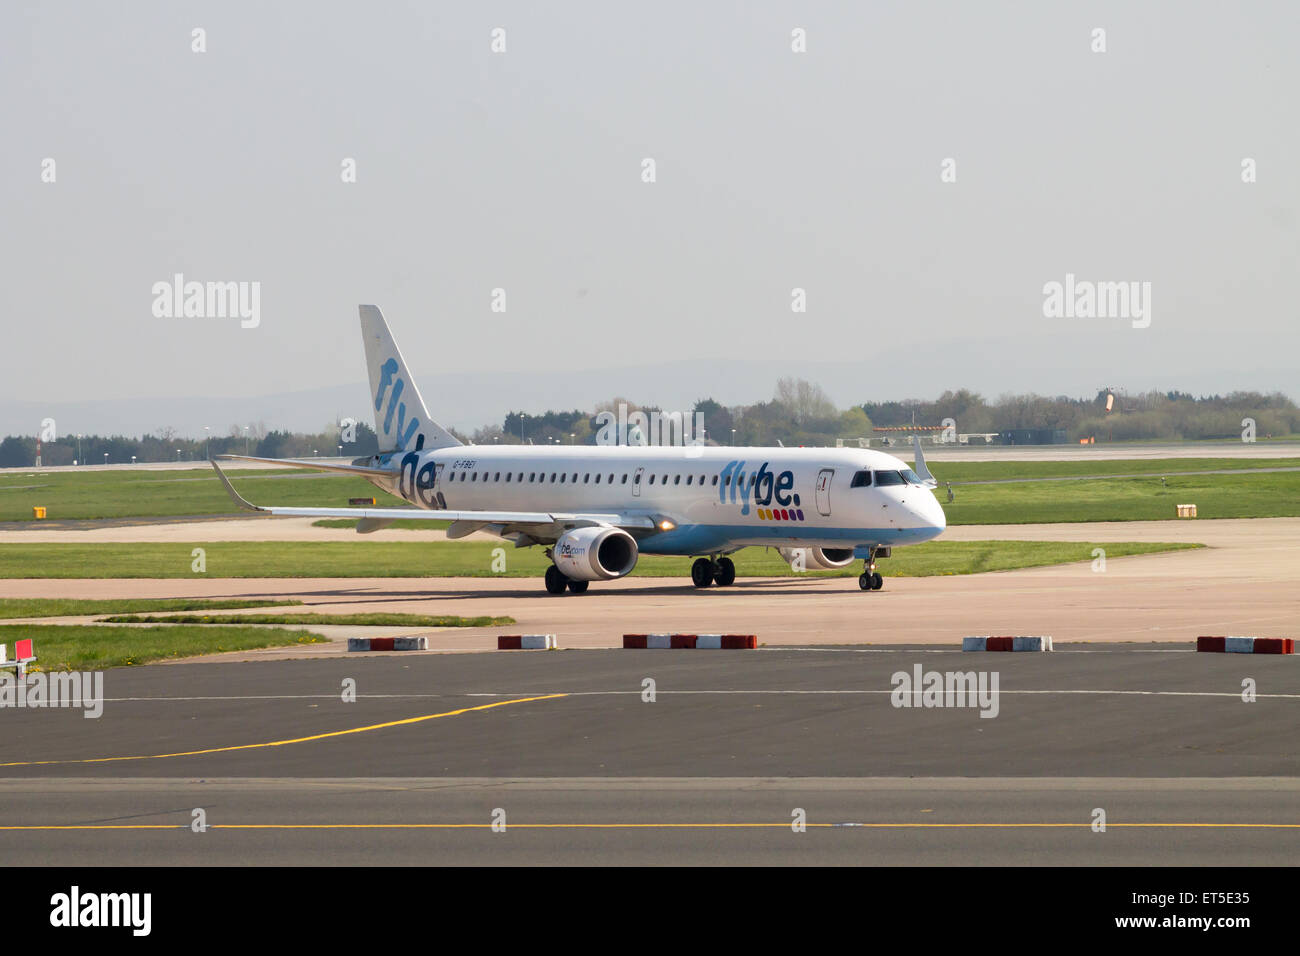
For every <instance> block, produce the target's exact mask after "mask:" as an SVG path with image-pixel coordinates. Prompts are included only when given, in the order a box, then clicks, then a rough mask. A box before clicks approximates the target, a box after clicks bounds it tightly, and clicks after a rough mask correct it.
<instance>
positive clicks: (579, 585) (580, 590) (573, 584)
mask: <svg viewBox="0 0 1300 956" xmlns="http://www.w3.org/2000/svg"><path fill="white" fill-rule="evenodd" d="M590 584H591V582H590V581H578V580H575V579H573V578H570V577H568V576H567V575H565V574H564V572H563V571H561V570H560V569H559V568H557V567H556V566H555V565H553V564H552V565H551V566H550V567H549V568H547V569H546V590H547V591H549V592H550V593H551V594H563V593H564V590H565V588H568V590H569V592H570V593H571V594H585V593H586V592H587V586H588V585H590Z"/></svg>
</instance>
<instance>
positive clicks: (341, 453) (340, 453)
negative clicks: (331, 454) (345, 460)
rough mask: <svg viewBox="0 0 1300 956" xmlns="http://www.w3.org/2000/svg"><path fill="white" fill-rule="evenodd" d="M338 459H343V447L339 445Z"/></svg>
mask: <svg viewBox="0 0 1300 956" xmlns="http://www.w3.org/2000/svg"><path fill="white" fill-rule="evenodd" d="M339 457H340V458H342V457H343V446H342V445H339Z"/></svg>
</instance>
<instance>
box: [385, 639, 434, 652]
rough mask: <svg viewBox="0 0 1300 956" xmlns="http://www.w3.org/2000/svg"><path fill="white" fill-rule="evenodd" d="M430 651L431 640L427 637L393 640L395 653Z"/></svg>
mask: <svg viewBox="0 0 1300 956" xmlns="http://www.w3.org/2000/svg"><path fill="white" fill-rule="evenodd" d="M428 649H429V639H428V638H427V637H395V638H393V650H395V651H427V650H428Z"/></svg>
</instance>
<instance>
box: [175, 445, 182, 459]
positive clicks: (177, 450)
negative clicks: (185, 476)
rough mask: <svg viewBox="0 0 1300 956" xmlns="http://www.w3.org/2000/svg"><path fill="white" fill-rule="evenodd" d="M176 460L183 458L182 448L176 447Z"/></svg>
mask: <svg viewBox="0 0 1300 956" xmlns="http://www.w3.org/2000/svg"><path fill="white" fill-rule="evenodd" d="M176 460H177V461H180V460H181V450H180V449H179V448H177V449H176Z"/></svg>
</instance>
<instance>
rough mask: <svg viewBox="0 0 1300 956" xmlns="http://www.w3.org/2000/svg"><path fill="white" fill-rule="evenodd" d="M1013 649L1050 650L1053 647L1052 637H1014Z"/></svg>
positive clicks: (1012, 640)
mask: <svg viewBox="0 0 1300 956" xmlns="http://www.w3.org/2000/svg"><path fill="white" fill-rule="evenodd" d="M1011 649H1012V650H1013V651H1050V650H1051V649H1052V639H1051V638H1050V637H1014V638H1012V639H1011Z"/></svg>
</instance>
